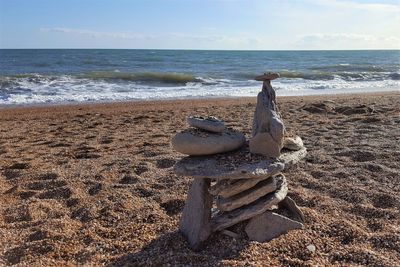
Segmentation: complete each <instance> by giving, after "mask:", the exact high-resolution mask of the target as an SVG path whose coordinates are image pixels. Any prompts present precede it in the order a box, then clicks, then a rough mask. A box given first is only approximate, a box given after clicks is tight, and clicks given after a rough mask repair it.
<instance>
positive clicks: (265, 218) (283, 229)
mask: <svg viewBox="0 0 400 267" xmlns="http://www.w3.org/2000/svg"><path fill="white" fill-rule="evenodd" d="M301 228H303V224H302V223H299V222H296V221H293V220H291V219H289V218H286V217H285V216H282V215H279V214H276V213H273V212H270V211H267V212H265V213H263V214H260V215H258V216H256V217H254V218H252V219H251V220H250V221H249V223H248V224H247V226H246V228H245V231H246V234H247V236H248V237H249V239H250V240H254V241H258V242H265V241H269V240H272V239H274V238H276V237H278V236H280V235H282V234H285V233H287V232H288V231H290V230H294V229H301Z"/></svg>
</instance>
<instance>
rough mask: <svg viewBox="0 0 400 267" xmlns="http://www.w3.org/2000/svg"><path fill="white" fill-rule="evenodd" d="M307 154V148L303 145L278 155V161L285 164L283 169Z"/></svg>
mask: <svg viewBox="0 0 400 267" xmlns="http://www.w3.org/2000/svg"><path fill="white" fill-rule="evenodd" d="M306 156H307V149H306V148H305V147H303V148H302V149H300V150H298V151H290V152H285V153H283V154H281V155H280V157H279V161H280V162H282V163H283V164H285V169H289V168H290V167H292V166H293V165H295V164H297V163H298V162H299V161H300V160H302V159H303V158H305V157H306Z"/></svg>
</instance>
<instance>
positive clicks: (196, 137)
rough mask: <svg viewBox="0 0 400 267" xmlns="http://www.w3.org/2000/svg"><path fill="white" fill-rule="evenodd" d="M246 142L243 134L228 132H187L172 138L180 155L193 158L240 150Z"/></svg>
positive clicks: (173, 144)
mask: <svg viewBox="0 0 400 267" xmlns="http://www.w3.org/2000/svg"><path fill="white" fill-rule="evenodd" d="M245 142H246V138H245V137H244V135H243V134H242V133H241V132H237V131H233V130H226V131H224V132H223V133H208V132H201V131H195V130H186V131H183V132H180V133H178V134H176V135H175V136H174V137H173V138H172V146H173V147H174V149H175V150H176V151H178V152H180V153H183V154H186V155H191V156H202V155H212V154H217V153H224V152H228V151H232V150H235V149H238V148H240V147H241V146H242V145H243V144H244V143H245Z"/></svg>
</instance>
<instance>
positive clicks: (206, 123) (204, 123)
mask: <svg viewBox="0 0 400 267" xmlns="http://www.w3.org/2000/svg"><path fill="white" fill-rule="evenodd" d="M187 123H188V124H189V125H190V126H192V127H195V128H198V129H202V130H206V131H210V132H215V133H222V132H223V131H224V130H225V124H224V122H223V121H220V120H219V119H217V118H215V117H206V118H204V117H200V116H189V117H188V118H187Z"/></svg>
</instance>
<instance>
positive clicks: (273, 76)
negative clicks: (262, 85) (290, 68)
mask: <svg viewBox="0 0 400 267" xmlns="http://www.w3.org/2000/svg"><path fill="white" fill-rule="evenodd" d="M279 77H281V76H280V75H279V73H274V72H266V73H264V74H263V75H260V76H257V77H255V78H254V80H256V81H266V80H269V81H271V80H275V79H277V78H279Z"/></svg>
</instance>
